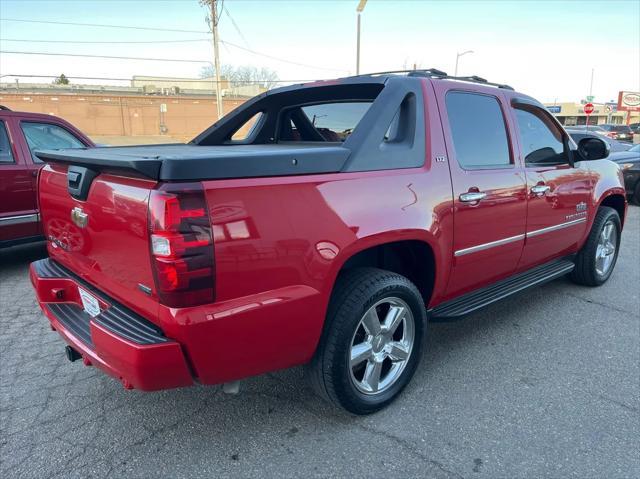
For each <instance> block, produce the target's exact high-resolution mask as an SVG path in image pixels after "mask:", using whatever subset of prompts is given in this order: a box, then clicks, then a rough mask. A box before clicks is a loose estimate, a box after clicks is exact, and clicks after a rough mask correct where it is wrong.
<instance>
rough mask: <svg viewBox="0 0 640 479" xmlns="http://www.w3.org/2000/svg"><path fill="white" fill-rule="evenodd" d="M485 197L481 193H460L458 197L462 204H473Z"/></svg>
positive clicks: (484, 194)
mask: <svg viewBox="0 0 640 479" xmlns="http://www.w3.org/2000/svg"><path fill="white" fill-rule="evenodd" d="M485 196H487V194H486V193H484V192H482V191H469V192H468V193H462V194H461V195H460V201H462V202H463V203H475V202H477V201H480V200H481V199H483V198H484V197H485Z"/></svg>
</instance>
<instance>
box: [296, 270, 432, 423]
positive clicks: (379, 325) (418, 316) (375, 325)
mask: <svg viewBox="0 0 640 479" xmlns="http://www.w3.org/2000/svg"><path fill="white" fill-rule="evenodd" d="M426 318H427V315H426V310H425V306H424V300H423V299H422V296H421V295H420V292H419V291H418V289H417V288H416V287H415V285H414V284H413V283H411V281H409V280H408V279H407V278H405V277H404V276H401V275H399V274H395V273H392V272H389V271H384V270H380V269H374V268H358V269H354V270H349V271H347V272H345V273H343V274H342V275H340V277H339V278H338V280H337V282H336V285H335V287H334V293H333V297H332V298H331V302H330V304H329V308H328V311H327V318H326V325H325V330H324V333H323V335H322V338H321V340H320V344H319V345H318V349H317V351H316V354H315V355H314V357H313V359H312V361H311V363H309V364H308V365H307V366H306V367H305V375H306V376H307V379H308V380H309V382H310V383H311V386H312V387H313V389H314V390H315V391H316V393H318V394H319V395H320V396H321V397H323V398H324V399H325V400H327V401H329V402H330V403H331V404H333V405H335V406H338V407H341V408H344V409H346V410H347V411H349V412H351V413H353V414H371V413H373V412H376V411H378V410H380V409H382V408H384V407H385V406H387V405H388V404H390V403H391V402H392V401H393V400H394V399H395V398H396V397H397V396H398V395H399V394H400V392H401V391H402V390H403V389H404V387H405V386H406V385H407V384H408V383H409V381H410V380H411V378H412V376H413V374H414V372H415V370H416V367H417V366H418V363H419V361H420V357H421V354H422V345H423V343H424V336H425V330H426V325H427V319H426Z"/></svg>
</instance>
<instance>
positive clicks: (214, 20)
mask: <svg viewBox="0 0 640 479" xmlns="http://www.w3.org/2000/svg"><path fill="white" fill-rule="evenodd" d="M211 33H212V34H213V61H214V64H215V74H216V107H217V109H218V120H219V119H220V118H222V115H223V114H224V113H223V109H222V91H221V89H220V86H221V85H222V82H221V77H220V55H219V49H218V9H217V6H216V0H211Z"/></svg>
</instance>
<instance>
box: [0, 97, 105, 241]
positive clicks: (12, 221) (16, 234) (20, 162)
mask: <svg viewBox="0 0 640 479" xmlns="http://www.w3.org/2000/svg"><path fill="white" fill-rule="evenodd" d="M90 146H93V142H92V141H91V140H90V139H89V138H87V137H86V136H85V135H84V134H83V133H82V132H81V131H79V130H78V129H77V128H74V127H73V125H71V124H70V123H68V122H66V121H64V120H63V119H62V118H58V117H55V116H53V115H45V114H42V113H26V112H20V111H11V110H9V109H8V108H6V107H3V106H0V248H3V247H7V246H13V245H16V244H20V243H26V242H30V241H41V240H43V239H44V237H43V236H42V228H41V227H40V214H39V212H38V200H37V188H36V186H37V185H36V179H37V176H38V170H40V168H42V167H43V166H44V163H42V161H41V160H39V159H38V158H37V157H36V156H35V155H34V154H33V152H34V151H35V150H36V149H39V148H85V147H90Z"/></svg>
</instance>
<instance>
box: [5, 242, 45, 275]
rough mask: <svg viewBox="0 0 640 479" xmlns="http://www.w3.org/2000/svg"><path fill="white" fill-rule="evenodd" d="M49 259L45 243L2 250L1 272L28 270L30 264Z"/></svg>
mask: <svg viewBox="0 0 640 479" xmlns="http://www.w3.org/2000/svg"><path fill="white" fill-rule="evenodd" d="M46 257H47V246H46V243H45V242H44V241H41V242H38V243H30V244H26V245H19V246H12V247H10V248H3V249H0V271H10V270H12V271H15V270H17V269H22V268H28V267H29V263H31V262H32V261H36V260H39V259H42V258H46Z"/></svg>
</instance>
